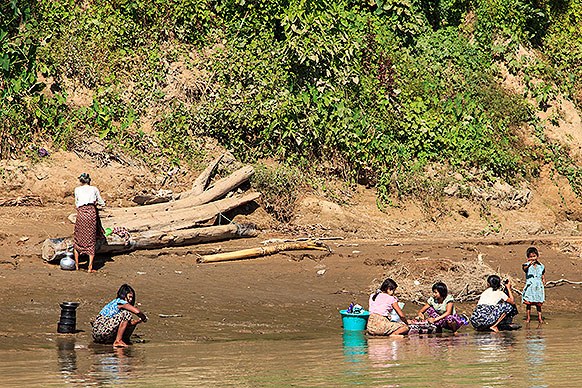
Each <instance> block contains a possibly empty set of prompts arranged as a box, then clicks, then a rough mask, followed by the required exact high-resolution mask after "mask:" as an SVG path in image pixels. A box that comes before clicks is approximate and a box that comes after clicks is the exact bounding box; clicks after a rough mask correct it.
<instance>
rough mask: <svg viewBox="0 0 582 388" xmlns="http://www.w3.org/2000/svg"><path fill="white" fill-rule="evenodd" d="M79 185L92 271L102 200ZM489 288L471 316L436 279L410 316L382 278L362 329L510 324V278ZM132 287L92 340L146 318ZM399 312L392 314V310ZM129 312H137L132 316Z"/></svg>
mask: <svg viewBox="0 0 582 388" xmlns="http://www.w3.org/2000/svg"><path fill="white" fill-rule="evenodd" d="M79 181H80V183H81V185H80V186H79V187H77V188H76V189H75V205H76V207H77V220H76V222H75V233H74V240H75V247H74V249H75V262H76V267H77V269H79V255H83V254H86V255H87V256H88V257H89V260H88V261H89V262H88V272H93V259H94V257H95V246H96V241H97V237H98V236H99V235H101V234H103V233H104V231H103V228H102V226H101V223H100V221H99V214H98V211H97V205H100V206H104V205H105V202H104V201H103V199H102V198H101V195H100V193H99V190H98V189H97V188H96V187H94V186H91V177H90V176H89V174H82V175H81V176H80V177H79ZM526 256H527V262H526V263H524V264H523V266H522V269H523V270H524V272H525V273H526V285H525V288H524V290H523V295H522V302H523V303H525V304H526V311H527V317H526V322H529V320H530V313H531V307H532V306H536V308H537V312H538V319H539V321H540V323H541V322H542V309H541V307H542V304H543V302H544V301H545V294H544V286H545V275H544V273H545V267H544V265H543V264H541V263H540V262H539V260H538V258H539V254H538V251H537V249H536V248H534V247H531V248H529V249H528V250H527V253H526ZM487 285H488V288H487V289H486V290H485V291H483V293H482V294H481V296H480V298H479V301H478V303H477V306H476V307H475V309H474V310H473V313H472V314H471V317H470V319H467V317H466V316H464V315H463V314H457V312H456V310H455V301H454V299H453V297H452V296H451V295H449V293H448V289H447V286H446V284H444V283H442V282H437V283H435V284H434V285H433V286H432V296H431V297H430V298H428V300H427V301H426V303H425V304H424V306H422V308H421V309H420V310H419V311H418V314H417V317H416V318H415V319H414V320H411V322H409V320H408V319H407V318H406V316H405V315H404V313H403V312H402V309H401V308H400V306H399V304H398V298H397V297H396V296H395V295H394V293H395V292H396V288H397V284H396V282H395V281H394V280H392V279H386V280H385V281H384V282H383V283H382V285H381V287H380V289H379V290H378V291H377V292H376V293H374V294H373V295H371V296H370V305H369V310H370V317H369V319H368V323H367V331H368V333H369V334H372V335H402V334H406V333H408V331H409V326H410V324H411V323H412V324H413V325H418V324H419V323H421V324H422V323H426V324H429V325H432V326H433V327H435V328H436V331H442V330H443V329H447V330H450V331H452V332H453V333H455V332H457V330H459V329H460V328H461V327H463V326H465V325H468V324H469V322H471V324H472V325H473V327H474V328H475V329H477V330H491V331H499V327H500V326H501V327H503V326H504V325H509V324H510V323H511V321H512V320H513V317H514V316H515V315H516V314H517V308H516V307H515V299H514V298H513V294H512V292H511V284H510V283H509V282H507V281H506V282H505V284H502V283H501V279H500V278H499V276H497V275H491V276H489V277H488V278H487ZM134 304H135V291H134V290H133V288H131V287H130V286H129V285H127V284H124V285H122V286H121V288H120V289H119V291H118V292H117V297H116V298H115V299H113V300H112V301H111V302H109V303H108V304H107V305H105V307H103V308H102V309H101V311H100V312H99V314H98V315H97V317H96V319H95V320H94V322H93V323H92V326H93V329H92V335H93V340H94V341H95V342H99V343H112V344H113V345H114V346H118V347H124V346H127V343H128V341H129V337H130V335H131V334H132V332H133V330H134V328H135V326H136V325H137V324H138V323H140V322H146V321H147V317H146V316H145V315H144V314H143V313H142V312H141V311H140V310H139V309H138V308H137V307H135V306H134ZM393 311H394V312H395V313H396V314H397V315H398V317H399V318H400V319H399V320H398V321H393V320H391V315H392V312H393ZM132 314H135V315H136V316H137V319H134V318H133V316H132Z"/></svg>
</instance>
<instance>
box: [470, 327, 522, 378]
mask: <svg viewBox="0 0 582 388" xmlns="http://www.w3.org/2000/svg"><path fill="white" fill-rule="evenodd" d="M473 342H474V345H475V347H476V348H477V354H478V357H477V360H476V361H477V362H478V363H483V364H485V365H483V366H482V368H481V369H480V372H481V373H480V374H481V378H482V380H483V383H484V384H483V386H484V387H490V386H494V385H499V384H502V383H503V382H504V381H507V380H508V379H509V378H511V372H509V371H508V369H507V368H503V367H502V365H507V364H510V363H511V357H510V355H511V350H512V347H513V346H514V345H515V344H516V342H517V340H516V338H515V333H514V332H511V331H504V332H499V333H493V332H478V333H475V334H474V335H473Z"/></svg>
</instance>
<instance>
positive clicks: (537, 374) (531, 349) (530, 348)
mask: <svg viewBox="0 0 582 388" xmlns="http://www.w3.org/2000/svg"><path fill="white" fill-rule="evenodd" d="M525 350H526V352H527V353H526V362H527V363H528V364H529V365H528V370H529V380H530V384H531V385H530V387H547V386H548V385H545V384H543V381H544V375H545V373H544V370H543V366H544V360H545V358H546V357H545V352H546V340H545V338H544V336H543V333H542V331H541V330H537V331H533V330H532V331H529V330H528V332H527V335H526V338H525Z"/></svg>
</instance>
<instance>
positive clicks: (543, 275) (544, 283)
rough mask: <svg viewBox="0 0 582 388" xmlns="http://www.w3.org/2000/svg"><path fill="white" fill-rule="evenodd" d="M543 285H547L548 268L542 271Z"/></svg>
mask: <svg viewBox="0 0 582 388" xmlns="http://www.w3.org/2000/svg"><path fill="white" fill-rule="evenodd" d="M542 284H543V285H544V286H545V285H546V267H544V269H543V270H542Z"/></svg>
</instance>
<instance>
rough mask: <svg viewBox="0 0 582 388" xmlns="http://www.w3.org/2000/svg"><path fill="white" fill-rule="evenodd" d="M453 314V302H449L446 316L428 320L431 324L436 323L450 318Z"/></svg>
mask: <svg viewBox="0 0 582 388" xmlns="http://www.w3.org/2000/svg"><path fill="white" fill-rule="evenodd" d="M452 313H453V302H449V303H447V310H446V311H445V313H444V314H441V315H439V316H438V317H436V318H429V319H427V321H429V322H430V323H435V322H436V321H440V320H441V319H443V318H446V317H448V316H449V315H451V314H452Z"/></svg>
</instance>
